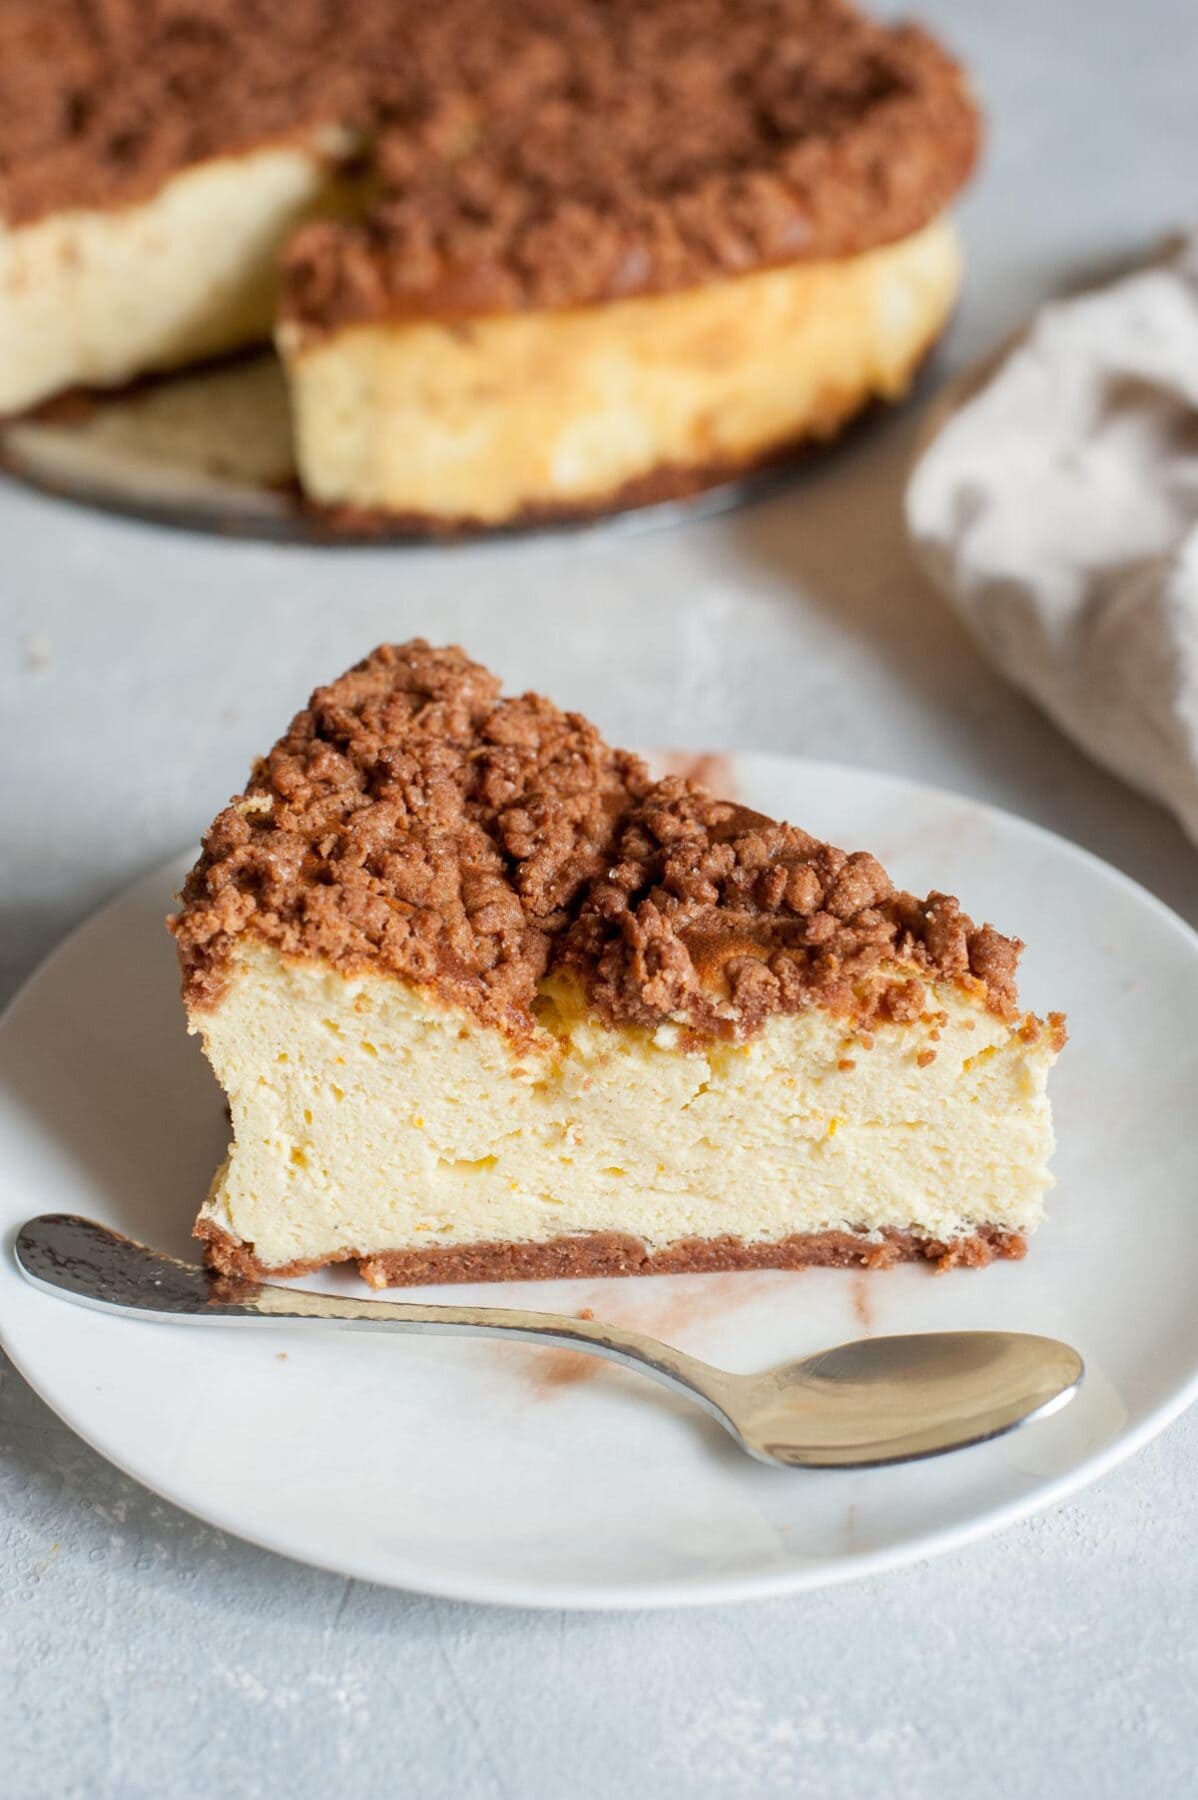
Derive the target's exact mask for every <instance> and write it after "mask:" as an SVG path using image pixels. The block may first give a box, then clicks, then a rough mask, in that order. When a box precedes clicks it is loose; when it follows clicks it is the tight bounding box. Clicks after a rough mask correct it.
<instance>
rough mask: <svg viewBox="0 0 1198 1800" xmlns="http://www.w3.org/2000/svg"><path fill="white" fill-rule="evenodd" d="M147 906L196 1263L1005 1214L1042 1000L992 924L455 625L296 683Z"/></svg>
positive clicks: (921, 1250)
mask: <svg viewBox="0 0 1198 1800" xmlns="http://www.w3.org/2000/svg"><path fill="white" fill-rule="evenodd" d="M172 927H173V930H174V933H175V937H176V940H177V943H178V949H179V955H180V961H181V965H182V971H183V994H184V999H185V1002H186V1006H187V1010H188V1015H189V1019H190V1028H191V1030H193V1031H196V1032H199V1034H200V1036H201V1037H202V1039H203V1043H204V1048H205V1050H206V1051H207V1054H208V1057H209V1059H210V1060H211V1063H212V1065H213V1068H214V1069H215V1071H216V1074H217V1076H218V1077H219V1079H220V1081H221V1083H222V1085H223V1087H224V1088H225V1090H226V1093H227V1095H228V1101H229V1106H230V1109H231V1114H232V1122H233V1142H232V1144H231V1145H230V1148H229V1155H228V1158H227V1160H226V1162H225V1163H224V1164H223V1166H222V1167H221V1169H220V1170H219V1171H218V1173H217V1175H216V1178H215V1181H214V1183H213V1186H212V1190H211V1192H210V1194H209V1196H208V1199H207V1202H206V1203H205V1205H204V1208H203V1210H202V1212H201V1214H200V1218H199V1221H198V1223H197V1226H196V1231H197V1235H198V1236H200V1237H201V1238H203V1239H204V1240H205V1244H206V1254H207V1256H208V1258H209V1260H210V1261H211V1262H212V1263H213V1264H214V1265H216V1266H217V1267H219V1268H222V1269H225V1270H227V1271H230V1272H237V1273H246V1274H248V1273H275V1274H280V1273H294V1272H298V1271H300V1270H305V1269H312V1268H317V1267H319V1266H320V1265H322V1264H324V1263H329V1262H334V1261H345V1260H349V1261H356V1262H357V1263H358V1266H359V1268H360V1270H361V1272H362V1274H363V1275H364V1276H365V1277H366V1279H367V1280H368V1281H370V1282H372V1283H373V1284H375V1285H377V1286H383V1285H386V1284H387V1283H396V1282H397V1283H412V1282H438V1281H483V1280H494V1279H506V1278H527V1277H535V1276H559V1275H618V1274H644V1273H654V1272H660V1271H683V1270H695V1269H724V1268H759V1267H779V1268H791V1267H797V1266H800V1265H802V1264H807V1263H837V1264H850V1263H856V1264H865V1265H867V1266H870V1267H879V1266H884V1265H886V1264H889V1263H892V1262H894V1261H896V1260H898V1259H901V1258H927V1259H930V1260H932V1261H935V1262H937V1263H939V1264H940V1265H942V1266H951V1265H954V1264H961V1263H965V1264H978V1263H984V1262H988V1261H989V1260H990V1259H991V1258H993V1257H996V1256H1020V1255H1022V1254H1023V1251H1024V1248H1025V1240H1026V1236H1027V1234H1028V1233H1029V1232H1030V1231H1032V1230H1033V1229H1034V1228H1035V1226H1036V1225H1037V1224H1038V1223H1039V1220H1040V1217H1041V1212H1042V1202H1043V1196H1044V1193H1045V1191H1046V1189H1047V1188H1048V1187H1049V1185H1050V1182H1051V1178H1050V1176H1049V1173H1048V1160H1049V1157H1050V1155H1051V1152H1052V1144H1053V1139H1052V1127H1051V1120H1050V1114H1049V1105H1048V1100H1047V1097H1046V1094H1045V1082H1046V1078H1047V1075H1048V1071H1049V1068H1050V1067H1051V1065H1052V1063H1053V1061H1054V1060H1055V1058H1056V1055H1057V1052H1058V1050H1059V1049H1060V1047H1061V1044H1062V1043H1063V1041H1064V1029H1063V1021H1062V1019H1061V1018H1060V1016H1059V1015H1055V1014H1053V1015H1050V1016H1049V1018H1048V1020H1047V1021H1042V1020H1040V1019H1038V1018H1035V1017H1032V1016H1030V1015H1026V1014H1023V1013H1021V1012H1020V1011H1019V1008H1018V1005H1017V1001H1016V993H1015V980H1014V973H1015V963H1016V958H1017V955H1018V951H1019V945H1018V944H1017V943H1016V942H1014V941H1012V940H1011V939H1008V938H1005V937H1002V936H1000V935H999V933H998V932H996V931H995V930H993V929H992V928H991V927H990V926H988V925H984V926H981V927H978V926H975V925H974V924H973V923H972V922H971V921H970V920H969V919H968V918H967V917H966V915H965V914H964V913H963V912H962V911H961V910H960V907H959V906H958V904H957V902H956V900H954V899H951V898H949V897H948V896H946V895H943V894H933V895H931V896H930V897H929V898H928V899H926V900H921V899H917V898H915V897H914V896H913V895H911V894H906V893H902V892H899V891H897V890H896V889H895V888H894V887H893V886H892V885H891V883H890V881H889V879H888V878H887V876H886V874H885V872H884V871H883V869H882V868H881V867H880V866H879V864H878V863H877V862H876V861H875V860H874V858H873V857H872V856H870V855H868V854H866V853H864V852H857V853H854V854H852V855H845V854H844V853H843V852H842V851H840V850H836V849H834V848H832V847H831V846H830V845H828V844H825V843H821V842H819V841H817V840H816V839H814V838H812V837H809V836H808V835H807V834H806V833H804V832H803V831H801V830H798V829H797V828H796V827H794V826H791V825H785V824H778V823H775V822H774V821H773V820H771V819H767V818H764V817H762V816H761V815H760V814H757V813H753V812H749V811H747V810H746V809H745V808H743V807H741V806H738V805H736V804H734V803H732V802H730V801H725V800H720V799H718V798H714V797H713V796H711V795H710V794H708V793H707V792H705V791H704V790H703V789H702V788H700V787H698V786H696V785H694V784H692V783H689V782H687V781H685V780H683V779H681V778H678V777H671V778H668V779H665V780H662V781H654V780H652V779H650V777H649V774H648V773H647V771H646V769H645V767H644V765H643V764H642V763H641V762H640V761H639V760H638V759H637V758H636V757H634V756H631V755H629V754H627V753H626V752H623V751H619V750H612V749H610V748H609V747H608V745H607V744H605V743H604V741H603V739H602V738H601V737H600V736H599V734H598V732H597V731H596V730H595V728H594V727H593V726H592V725H590V724H589V723H588V722H587V721H586V720H585V719H583V718H581V717H580V716H579V715H578V714H576V713H564V712H561V711H559V710H558V709H557V708H556V707H555V706H553V705H551V704H550V703H549V702H548V701H546V700H543V699H540V698H538V697H537V696H535V695H529V694H526V695H523V696H522V697H519V698H503V697H501V695H500V691H499V684H498V682H497V681H496V680H495V679H494V677H493V676H491V675H490V674H488V673H487V671H486V670H484V669H482V668H480V667H479V666H478V665H477V664H475V663H472V662H470V661H469V660H468V659H467V657H466V656H465V655H464V654H463V653H462V652H461V651H460V650H456V649H448V650H436V649H431V648H430V647H429V646H428V645H427V644H425V643H423V642H421V641H416V642H413V643H410V644H406V645H401V646H384V647H383V648H381V649H379V650H376V651H375V652H374V653H373V654H372V655H371V656H369V657H367V658H366V659H365V661H364V662H362V663H360V664H359V665H358V666H357V667H356V668H355V669H353V670H351V671H350V673H348V674H347V675H345V676H343V677H342V678H341V679H340V680H339V681H335V682H333V683H332V684H331V685H330V686H328V687H325V688H321V689H318V690H317V692H316V693H315V694H314V695H313V696H312V699H311V701H310V703H309V706H308V707H307V709H306V710H305V711H303V712H301V713H299V714H298V715H297V717H296V718H295V719H294V720H293V722H292V724H291V726H290V728H289V729H288V731H287V732H286V734H285V735H284V736H283V737H282V738H281V739H280V740H279V742H278V743H277V744H276V745H275V747H274V748H273V750H271V751H270V753H269V755H267V756H266V757H265V758H264V759H262V760H261V761H260V762H259V763H258V765H257V767H256V768H255V771H254V774H253V776H252V778H251V780H250V783H249V785H248V787H247V789H246V791H245V793H244V794H243V795H241V796H240V797H239V798H237V799H235V800H234V801H233V802H232V804H231V805H230V806H229V807H227V808H226V809H225V811H224V812H222V813H221V814H220V815H219V817H218V818H217V820H216V821H215V823H214V824H213V826H212V828H211V830H210V831H209V833H208V836H207V838H206V840H205V845H204V851H203V854H202V856H201V858H200V860H199V862H198V863H197V864H196V866H195V868H194V869H193V871H192V873H191V875H190V876H189V877H188V880H187V883H186V886H185V888H184V891H183V895H182V906H181V909H180V911H179V913H178V914H177V916H176V917H175V918H174V920H173V921H172Z"/></svg>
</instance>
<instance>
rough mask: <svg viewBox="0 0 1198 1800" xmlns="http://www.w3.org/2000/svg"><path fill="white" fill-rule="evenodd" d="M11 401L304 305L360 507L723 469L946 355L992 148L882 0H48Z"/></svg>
mask: <svg viewBox="0 0 1198 1800" xmlns="http://www.w3.org/2000/svg"><path fill="white" fill-rule="evenodd" d="M8 4H9V15H10V16H7V17H6V26H5V30H6V39H7V41H6V47H5V56H4V58H3V59H2V61H0V413H3V412H13V411H17V410H19V409H21V408H23V407H28V406H30V405H32V404H35V403H36V402H38V401H40V400H42V399H44V398H46V397H47V396H49V395H51V394H53V393H55V392H56V391H59V390H61V389H63V388H67V387H70V386H74V385H79V384H83V385H91V386H96V385H100V386H102V385H106V384H116V383H121V382H124V381H127V380H129V379H130V378H131V377H133V376H136V375H139V374H141V373H144V372H146V371H149V370H158V369H164V368H171V367H177V366H180V365H181V364H185V363H188V362H191V361H194V360H196V359H197V358H200V357H206V356H211V355H213V354H216V353H218V352H223V351H227V350H230V349H233V348H236V347H238V346H240V345H243V344H246V343H249V342H253V341H257V340H260V339H261V338H263V337H264V336H266V335H267V334H269V332H270V331H271V329H272V327H273V328H274V329H275V331H276V337H277V343H278V347H279V351H280V354H281V356H282V358H283V361H284V364H285V367H286V372H287V377H288V382H289V385H290V387H291V393H292V410H293V416H294V421H295V433H296V452H297V463H298V468H299V472H300V476H301V480H302V483H303V486H304V488H305V490H306V492H307V494H308V495H309V496H310V498H311V499H312V500H313V501H314V502H315V503H316V504H317V505H318V506H320V507H321V508H323V509H324V510H325V513H326V516H327V518H328V519H329V520H330V522H331V523H333V524H334V525H335V524H336V523H338V522H344V523H352V524H353V525H355V526H361V525H362V524H363V523H369V522H371V521H373V520H377V521H378V522H379V523H380V524H390V525H396V524H398V525H402V526H405V527H407V528H409V529H414V530H427V531H432V532H437V531H452V530H456V529H462V528H469V527H476V526H480V525H481V526H500V525H508V524H512V523H519V522H526V521H530V520H534V521H535V520H539V519H544V518H560V517H571V516H578V515H585V514H588V513H596V512H602V511H607V510H611V509H613V508H616V507H621V506H626V505H634V504H640V503H644V502H647V501H652V500H656V499H662V498H667V497H671V496H674V495H679V494H684V493H690V492H693V491H695V490H697V489H700V488H702V487H704V486H706V485H709V484H710V483H712V482H715V481H720V480H724V479H726V478H727V477H728V476H730V475H733V474H735V473H737V472H739V471H741V470H745V469H749V468H752V467H755V466H758V465H760V464H762V463H767V462H769V461H771V460H774V459H777V458H779V457H781V456H784V455H787V454H789V453H791V452H792V451H793V450H794V449H795V448H796V446H798V445H801V444H803V443H806V442H811V441H814V440H820V439H824V438H827V437H830V436H831V435H833V434H834V433H835V432H836V431H838V430H839V429H840V428H841V427H842V426H843V425H844V424H845V423H846V421H847V420H848V419H850V418H851V417H852V416H853V415H854V414H856V413H858V412H859V411H861V409H862V408H863V407H865V406H867V405H868V404H869V403H870V402H871V401H875V400H891V399H894V398H896V397H897V396H899V395H900V394H901V393H902V392H903V391H904V390H905V389H906V387H907V386H908V384H909V383H910V381H911V379H912V376H913V373H914V371H915V369H916V368H917V366H918V364H919V363H920V361H921V359H922V358H923V357H924V355H925V354H926V353H927V351H928V350H929V349H930V347H931V346H932V344H933V343H934V342H935V340H936V338H937V337H938V335H939V334H940V332H941V331H942V329H943V327H944V324H945V322H946V319H947V317H948V314H949V312H950V310H951V307H952V304H953V301H954V298H955V296H956V293H957V289H958V285H959V280H960V257H959V252H958V249H957V245H956V241H955V238H954V236H953V233H952V230H951V227H950V226H949V224H948V223H947V220H946V216H945V215H946V209H947V208H948V206H949V204H950V203H951V201H952V199H953V197H954V196H955V194H956V193H957V191H958V190H959V189H960V187H961V186H962V184H963V183H964V181H965V180H966V179H967V177H968V175H969V173H970V170H971V168H972V166H973V162H974V160H975V157H976V153H977V145H978V135H979V126H978V117H977V112H976V108H975V106H974V103H973V101H972V99H971V97H970V94H969V92H968V88H967V84H966V82H965V80H964V78H963V76H962V74H961V72H960V70H959V69H958V68H957V66H956V65H955V64H954V63H953V62H952V60H951V59H950V58H949V57H948V56H947V55H946V54H945V53H944V52H943V51H942V50H940V49H939V48H938V46H937V45H936V44H935V43H934V42H933V41H932V39H930V38H929V37H928V36H927V35H926V34H924V33H923V32H921V31H920V30H918V29H917V28H915V27H911V26H906V25H882V24H877V23H873V22H871V21H869V20H867V19H865V18H863V17H862V16H861V15H859V14H858V13H856V12H855V11H854V10H853V9H852V8H850V7H849V6H847V5H845V4H842V0H756V4H754V5H751V6H746V5H744V4H742V3H741V0H487V3H484V0H446V3H445V4H443V5H441V6H438V7H437V8H435V9H433V8H428V7H425V6H423V5H420V4H419V3H418V0H362V3H361V4H359V5H357V6H355V7H354V8H352V9H348V10H347V9H345V8H342V7H340V6H338V5H336V4H334V0H304V3H303V4H291V3H290V0H288V3H287V4H284V0H263V3H262V4H260V5H258V6H256V7H255V8H254V9H253V12H252V15H251V14H250V13H249V12H248V11H247V9H244V8H241V7H239V6H237V5H236V4H235V3H234V0H145V3H144V4H139V5H134V4H133V3H132V0H127V3H126V4H121V0H113V4H111V5H109V6H106V7H105V8H104V9H102V11H100V12H96V11H94V10H93V9H91V8H90V7H83V6H81V5H78V4H76V0H8Z"/></svg>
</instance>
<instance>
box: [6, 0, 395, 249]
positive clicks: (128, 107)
mask: <svg viewBox="0 0 1198 1800" xmlns="http://www.w3.org/2000/svg"><path fill="white" fill-rule="evenodd" d="M0 7H2V9H3V24H2V27H0V31H2V37H3V42H2V47H0V217H4V218H7V219H8V220H9V221H10V222H11V223H12V224H15V225H19V224H25V223H27V222H29V221H31V220H34V219H38V218H40V217H42V216H43V215H44V214H46V213H49V212H55V211H58V210H60V209H65V208H73V207H97V206H99V207H103V206H124V205H127V204H130V203H132V202H135V201H139V200H144V199H146V198H148V197H149V196H151V195H152V194H153V193H154V191H155V190H156V189H157V188H158V187H159V186H160V185H161V184H162V182H163V181H165V180H166V179H167V177H168V176H170V175H173V174H176V173H177V172H178V171H179V170H180V169H184V168H187V167H189V166H190V165H191V164H193V163H197V162H202V161H204V160H205V159H206V158H208V157H213V156H220V155H226V154H236V153H238V152H243V151H246V150H251V149H253V148H255V147H256V146H259V145H262V144H267V143H271V142H274V141H276V140H283V139H287V138H290V137H294V136H295V135H296V134H297V133H300V132H303V131H306V130H311V129H313V128H315V127H317V126H322V125H331V124H336V123H339V122H341V121H345V122H352V121H354V120H356V119H357V118H359V117H360V115H361V113H362V96H361V82H360V80H359V79H358V78H357V76H356V75H355V71H354V67H353V59H352V57H347V56H346V55H345V47H346V43H347V37H352V36H353V33H347V29H346V21H345V17H344V14H345V12H346V8H345V7H343V6H342V5H341V4H340V0H0ZM367 10H369V11H374V12H377V11H378V8H377V6H371V7H368V8H367Z"/></svg>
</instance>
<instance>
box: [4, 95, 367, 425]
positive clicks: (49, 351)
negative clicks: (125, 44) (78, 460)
mask: <svg viewBox="0 0 1198 1800" xmlns="http://www.w3.org/2000/svg"><path fill="white" fill-rule="evenodd" d="M351 147H352V143H351V140H350V139H349V138H348V136H347V134H346V133H345V132H343V131H341V130H340V129H338V128H334V127H330V128H328V129H327V130H324V131H321V132H317V133H313V134H310V135H309V136H308V137H307V138H306V139H305V140H304V141H302V142H296V143H292V144H282V145H274V146H271V147H268V148H264V149H261V150H255V151H251V152H247V153H246V154H244V155H239V156H228V157H215V158H213V159H212V160H211V161H208V162H204V163H200V164H198V165H196V166H194V167H192V168H189V169H186V170H184V171H183V172H181V173H180V174H177V175H174V176H172V177H171V178H170V179H168V180H167V181H165V182H164V183H163V184H162V186H161V188H160V189H159V191H158V192H157V193H156V194H155V195H154V197H153V198H152V199H151V200H147V201H145V202H142V203H140V204H134V205H128V206H123V207H115V208H105V207H97V208H90V209H76V210H64V211H59V212H54V213H51V214H49V215H47V216H46V217H45V218H41V219H38V220H35V221H34V222H33V223H31V224H27V225H18V226H16V227H8V226H5V225H4V223H3V221H2V220H0V415H2V414H4V413H12V412H19V411H21V410H23V409H24V408H26V407H29V406H32V405H34V404H35V403H36V402H37V401H39V400H42V399H44V398H45V397H46V396H47V395H50V394H55V393H58V392H59V391H60V390H61V389H63V388H71V387H80V386H83V387H111V386H115V385H119V384H120V383H122V382H125V381H129V380H131V379H132V378H133V377H134V376H137V375H141V374H144V373H147V372H149V371H157V370H164V369H171V368H177V367H180V366H182V365H184V364H186V363H190V362H196V361H198V360H200V359H201V358H204V357H209V356H216V355H219V354H222V353H223V352H225V351H230V350H235V349H239V348H240V347H241V346H243V345H245V344H250V343H256V342H260V341H262V340H263V339H267V338H269V336H270V333H271V329H272V326H273V323H274V316H275V307H276V301H277V293H278V260H279V253H280V251H281V250H282V248H283V246H284V245H285V244H286V243H287V241H288V240H289V238H290V236H291V234H292V232H293V231H294V230H295V228H296V226H297V225H298V224H300V223H301V222H302V221H303V220H305V219H308V218H311V217H313V216H315V215H316V214H319V213H323V212H326V211H337V210H339V209H340V207H341V205H342V204H344V199H345V194H344V191H343V190H342V188H341V187H340V186H339V183H338V181H337V178H336V176H335V174H334V172H333V171H334V164H335V161H336V159H337V158H338V157H341V156H344V155H345V154H346V152H347V151H348V150H349V149H350V148H351Z"/></svg>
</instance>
